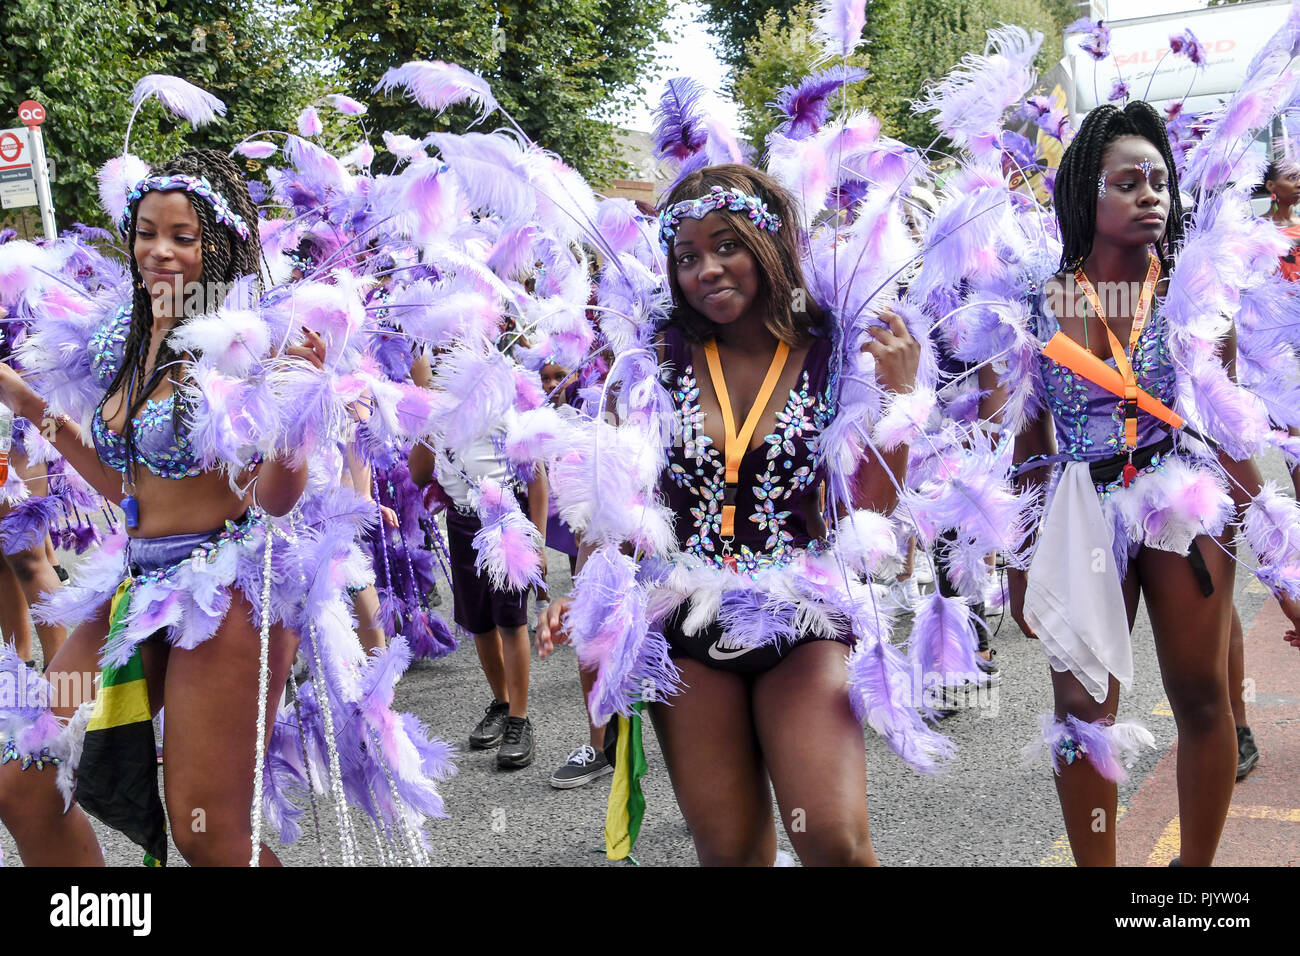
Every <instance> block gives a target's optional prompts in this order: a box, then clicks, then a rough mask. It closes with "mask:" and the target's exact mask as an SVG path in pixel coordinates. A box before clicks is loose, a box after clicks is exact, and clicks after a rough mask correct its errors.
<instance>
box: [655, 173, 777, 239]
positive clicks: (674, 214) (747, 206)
mask: <svg viewBox="0 0 1300 956" xmlns="http://www.w3.org/2000/svg"><path fill="white" fill-rule="evenodd" d="M719 209H729V210H731V211H732V212H748V214H749V219H750V221H751V222H753V223H754V225H756V226H758V228H760V229H766V230H767V231H768V232H776V231H778V230H779V229H780V228H781V217H780V216H778V215H777V214H776V213H774V212H769V211H768V209H767V203H765V202H763V200H761V199H759V198H758V197H757V196H750V195H749V194H748V193H742V192H740V191H738V190H735V189H723V188H722V187H721V186H714V187H713V188H712V190H710V192H709V194H708V195H707V196H700V197H699V198H698V199H684V200H682V201H681V202H679V203H673V205H671V206H669V207H668V208H667V209H665V210H664V211H663V212H661V213H660V214H659V247H660V248H661V249H663V251H664V254H665V255H666V254H667V253H668V243H669V241H671V240H672V238H673V237H674V236H675V235H676V234H677V230H676V227H677V224H678V223H679V222H681V221H682V220H683V219H703V218H704V217H705V216H707V215H708V214H709V213H711V212H716V211H717V210H719Z"/></svg>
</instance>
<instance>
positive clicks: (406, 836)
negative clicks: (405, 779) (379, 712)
mask: <svg viewBox="0 0 1300 956" xmlns="http://www.w3.org/2000/svg"><path fill="white" fill-rule="evenodd" d="M368 736H369V737H370V746H372V747H374V748H375V756H376V757H377V758H378V760H379V766H381V767H383V768H384V779H385V780H387V781H388V792H389V794H390V795H391V796H392V798H393V813H394V815H395V816H396V817H397V819H398V822H399V824H400V826H401V830H400V833H401V836H402V838H403V841H404V842H405V843H406V845H407V847H408V848H409V849H410V856H409V858H408V857H407V856H406V854H403V862H404V863H405V864H406V865H407V866H428V865H429V854H428V853H426V852H425V849H424V844H423V843H422V842H421V841H420V835H419V834H418V833H416V832H415V828H414V827H412V826H411V821H410V820H409V819H408V818H407V815H406V814H405V813H403V812H402V807H403V806H405V804H406V801H405V800H403V799H402V798H401V796H400V795H399V794H398V792H397V785H396V784H394V783H393V774H392V771H390V770H389V769H388V761H387V760H385V759H384V752H383V750H381V749H380V746H379V735H378V734H376V733H375V731H374V729H373V728H371V729H370V730H369V731H368Z"/></svg>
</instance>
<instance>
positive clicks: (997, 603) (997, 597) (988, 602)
mask: <svg viewBox="0 0 1300 956" xmlns="http://www.w3.org/2000/svg"><path fill="white" fill-rule="evenodd" d="M1006 603H1007V589H1006V585H1005V584H1004V583H1003V580H1002V576H1001V575H999V574H998V573H997V572H996V571H994V572H993V573H992V574H990V575H989V577H988V580H987V581H985V582H984V610H985V611H1000V610H1002V609H1003V608H1004V607H1005V606H1006Z"/></svg>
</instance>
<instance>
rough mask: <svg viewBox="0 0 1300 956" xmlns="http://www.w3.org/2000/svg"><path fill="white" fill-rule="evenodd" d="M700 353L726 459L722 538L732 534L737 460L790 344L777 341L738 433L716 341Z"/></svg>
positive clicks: (777, 376) (762, 408)
mask: <svg viewBox="0 0 1300 956" xmlns="http://www.w3.org/2000/svg"><path fill="white" fill-rule="evenodd" d="M704 355H705V357H706V358H707V359H708V362H709V378H711V379H712V380H713V391H714V393H716V394H717V396H718V404H719V405H720V406H722V427H723V428H724V429H725V431H724V435H725V437H724V440H723V443H722V456H723V459H724V460H725V462H726V476H725V481H726V487H725V489H724V495H723V499H722V531H721V533H722V537H724V538H731V537H733V536H734V535H735V533H736V487H737V485H738V484H739V482H740V462H741V459H743V458H744V457H745V452H747V451H748V450H749V440H750V439H751V438H753V437H754V429H755V428H757V427H758V420H759V419H760V418H762V417H763V411H764V409H766V408H767V403H768V400H769V399H771V397H772V393H773V392H774V391H776V383H777V380H778V379H780V377H781V372H782V371H783V370H784V369H785V360H786V359H787V358H788V357H789V355H790V346H788V345H786V344H785V343H784V342H778V343H777V346H776V354H775V355H773V356H772V364H771V365H770V366H768V369H767V377H766V378H764V379H763V385H762V387H761V388H760V389H759V390H758V396H757V397H756V398H755V399H754V404H753V406H752V407H751V408H750V409H749V415H748V416H747V417H746V418H745V426H744V427H743V428H742V429H741V430H740V434H739V435H737V434H736V419H735V418H734V417H733V416H732V414H731V397H730V396H729V395H728V394H727V380H726V379H725V378H724V377H723V375H722V359H721V357H720V356H719V355H718V343H717V342H716V341H710V342H708V343H706V344H705V346H704Z"/></svg>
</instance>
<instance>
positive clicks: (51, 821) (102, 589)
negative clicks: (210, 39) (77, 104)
mask: <svg viewBox="0 0 1300 956" xmlns="http://www.w3.org/2000/svg"><path fill="white" fill-rule="evenodd" d="M147 81H153V82H154V83H155V85H156V84H157V83H158V82H160V81H166V82H164V83H163V85H164V86H165V87H166V88H168V89H173V90H175V89H179V90H180V91H181V92H182V93H185V91H186V90H187V89H188V90H193V89H194V88H192V87H189V85H188V84H185V83H183V82H182V81H178V80H175V79H174V78H157V77H154V78H146V80H145V81H142V83H141V85H142V86H144V85H147ZM137 91H139V87H138V88H137ZM198 92H199V93H201V91H198ZM186 95H189V94H188V93H186ZM204 95H206V94H204ZM111 165H112V164H110V166H111ZM139 176H140V177H141V178H139V179H134V178H133V179H132V181H131V182H130V183H128V184H126V185H125V188H124V190H123V195H122V196H118V197H117V199H118V200H119V203H120V205H119V207H118V208H116V209H112V210H110V211H111V214H112V215H113V216H114V218H115V219H117V220H118V222H119V224H120V227H121V229H122V231H123V232H124V233H125V234H126V236H127V239H128V250H129V252H130V260H129V264H130V268H131V272H130V274H131V279H132V286H131V287H130V288H129V289H127V290H122V292H125V293H126V295H125V297H126V299H127V302H126V304H125V305H121V306H119V303H120V302H121V299H122V292H119V291H116V290H112V291H110V292H108V293H105V294H104V295H101V296H95V297H88V296H82V297H81V298H80V299H79V301H78V304H77V305H78V307H77V308H76V309H73V310H70V311H71V313H73V314H71V315H67V316H64V317H63V320H62V321H61V322H53V321H51V322H47V323H43V327H42V329H41V331H40V332H39V333H38V334H36V335H34V336H32V340H31V342H30V343H29V345H30V347H29V348H27V349H26V350H25V351H24V353H23V358H24V361H25V364H26V366H27V367H28V368H29V369H32V370H34V374H33V375H32V382H33V383H34V385H35V389H33V387H32V386H31V385H29V384H28V383H27V382H26V381H24V380H23V379H22V378H21V377H19V376H18V375H17V374H15V373H14V372H13V371H12V370H11V369H10V368H9V367H8V366H0V397H2V398H3V400H4V401H5V402H6V403H7V404H10V405H11V406H12V407H14V408H15V409H16V410H17V411H18V413H19V414H21V415H23V416H24V417H26V418H28V419H29V420H32V421H36V422H44V423H45V428H46V430H47V431H48V432H49V433H50V434H53V435H54V445H55V447H56V448H57V450H58V451H59V452H60V453H61V454H63V455H64V456H65V457H66V459H67V460H68V462H69V464H70V465H71V466H72V467H74V468H76V469H77V471H78V472H79V473H80V474H82V475H83V476H85V477H86V479H87V480H88V481H89V482H90V483H91V485H92V486H93V487H94V488H95V489H96V490H97V491H99V492H100V493H101V494H102V495H103V496H104V497H105V498H107V499H108V500H109V501H111V502H112V503H113V504H115V505H118V506H120V507H121V508H122V509H123V513H124V515H125V517H126V522H125V523H126V526H127V533H126V534H125V535H121V534H119V535H115V536H113V537H112V538H110V539H109V540H108V541H106V542H105V543H104V545H103V546H102V547H101V549H100V550H99V552H98V553H97V554H96V555H95V556H94V557H93V558H92V559H91V560H89V561H88V562H86V564H85V566H84V567H83V568H82V569H79V573H78V577H77V578H76V579H75V580H74V581H73V582H72V584H71V585H69V586H68V587H66V588H64V589H62V590H61V592H60V593H59V594H58V595H56V596H54V597H53V598H51V599H50V600H49V601H48V602H47V603H46V604H45V605H44V606H43V607H42V609H41V610H42V614H43V616H44V617H45V619H47V620H51V621H57V622H61V623H68V624H70V625H73V626H74V627H75V630H74V631H73V634H72V636H71V637H70V638H69V640H68V642H67V644H66V645H65V646H64V648H63V650H62V651H61V652H60V654H59V655H58V657H57V659H56V660H55V661H54V662H53V664H52V666H51V670H50V677H51V681H50V683H48V684H47V683H45V682H40V683H39V684H38V685H35V686H34V687H30V688H28V690H30V691H31V693H29V694H28V695H27V696H28V697H29V699H31V700H38V701H40V702H42V703H44V704H48V705H49V707H38V708H36V713H35V719H34V720H33V714H32V713H31V711H32V708H30V707H29V708H27V709H26V710H24V709H22V708H13V707H11V706H10V700H9V699H8V698H6V700H5V701H4V702H0V737H3V738H4V743H5V752H4V759H3V766H2V767H0V817H2V818H3V820H4V823H5V825H6V826H7V827H8V828H9V829H10V830H11V832H12V833H13V834H14V837H15V840H16V841H17V843H18V845H19V848H20V851H21V853H22V855H23V858H24V860H25V861H26V862H28V863H42V862H59V863H64V864H69V863H81V864H93V863H98V862H101V856H100V851H99V847H98V845H97V844H96V841H95V838H94V834H93V832H92V830H91V829H90V826H89V824H88V821H87V818H86V816H85V814H84V813H83V811H82V807H83V806H84V807H86V808H88V809H90V811H91V812H93V813H95V815H97V816H99V817H100V818H101V819H103V820H104V821H105V822H108V823H110V825H113V826H117V827H118V828H120V829H123V830H124V832H127V834H128V835H130V836H131V837H132V838H133V839H135V840H136V841H137V842H139V843H141V845H142V846H145V848H146V851H147V853H148V854H149V855H150V856H151V857H153V858H154V859H155V860H159V861H161V860H163V859H164V858H165V852H166V836H165V831H164V829H163V819H162V807H161V805H160V804H159V803H158V798H157V793H156V791H155V792H153V793H152V795H151V797H150V795H149V794H147V793H144V792H143V791H142V792H140V793H138V794H134V795H132V796H131V798H130V803H131V804H132V806H136V805H138V806H143V807H145V808H146V811H145V813H144V814H142V815H138V816H133V811H132V808H131V807H127V806H124V805H123V804H124V801H121V800H116V801H115V799H114V797H115V784H114V782H113V781H114V780H116V779H118V778H117V777H115V776H113V775H114V774H121V773H123V772H124V771H123V769H122V768H123V767H124V766H125V764H124V761H123V760H121V759H116V758H117V757H119V756H124V755H125V751H114V750H106V749H105V748H104V746H99V749H98V751H97V756H96V759H94V760H92V759H91V757H92V736H93V735H94V734H99V735H100V736H98V737H95V738H94V740H95V741H105V740H108V739H109V738H107V737H105V736H103V735H104V734H113V733H116V732H118V731H121V730H128V729H132V728H134V729H136V730H142V731H143V732H144V733H145V735H146V736H147V738H148V740H147V744H146V746H147V758H148V765H149V773H148V774H147V775H144V774H139V775H137V777H136V778H134V779H138V780H141V781H145V780H152V779H153V766H154V755H153V742H152V736H153V735H152V730H151V728H149V726H148V723H147V719H146V717H147V714H148V712H149V711H150V710H153V711H156V710H157V709H158V708H159V707H160V706H161V705H162V703H163V702H164V700H165V702H166V704H167V735H166V739H165V743H164V756H165V759H166V763H167V769H168V773H167V776H166V778H165V783H166V794H165V797H166V804H167V809H168V811H169V815H170V816H171V818H172V819H173V821H177V822H176V823H175V825H174V826H173V827H172V828H171V831H172V839H173V840H174V841H175V843H176V845H177V846H178V847H179V849H180V850H181V852H182V854H183V855H184V856H185V857H186V859H187V860H188V861H189V862H190V863H192V864H221V865H240V864H247V863H250V862H251V863H252V864H254V865H257V864H275V863H276V862H277V860H276V857H275V855H274V853H273V852H272V851H271V850H270V849H269V848H268V847H267V846H266V845H265V844H262V843H261V840H260V836H261V833H262V816H263V813H265V814H266V816H267V817H268V818H269V819H270V820H271V822H272V823H273V824H276V825H278V828H279V831H280V835H281V837H282V838H283V839H285V840H289V839H292V838H293V837H294V836H295V835H296V832H297V829H296V825H295V824H294V823H293V819H294V817H295V816H296V815H297V814H299V813H300V812H301V810H300V809H299V808H297V807H295V806H294V805H293V803H292V802H291V800H290V797H289V794H288V792H287V789H286V788H287V787H290V786H291V787H293V788H295V789H298V790H299V791H307V792H308V793H310V792H311V791H314V790H320V789H323V788H330V789H332V791H333V796H334V798H335V800H336V802H337V803H338V805H339V831H340V840H341V849H342V857H343V861H344V863H345V864H349V863H353V862H356V860H357V855H356V842H355V836H354V835H352V834H351V825H350V824H349V823H348V822H347V818H346V810H345V807H344V801H345V800H349V801H351V802H352V803H353V804H355V805H360V806H362V807H363V808H364V809H366V810H367V811H368V812H370V813H371V814H373V815H374V817H375V820H376V822H377V823H379V824H380V825H381V826H382V827H383V828H384V830H385V833H386V834H388V835H389V837H390V839H391V840H393V841H394V842H395V844H400V845H401V846H402V847H403V850H402V856H403V857H404V858H405V859H407V860H414V861H415V862H419V861H421V860H422V859H424V858H425V856H424V836H423V833H422V825H423V822H424V820H425V819H426V817H427V816H429V815H433V816H441V815H443V814H444V811H443V808H442V804H441V799H440V798H439V796H438V794H437V789H436V785H435V781H436V780H438V779H441V778H442V777H444V776H445V775H446V774H447V773H448V772H449V770H450V767H449V764H448V761H447V757H448V751H447V748H445V747H444V746H442V745H440V744H438V743H437V742H431V741H429V740H427V739H426V738H425V731H424V729H423V728H422V727H421V726H420V724H419V722H418V721H414V720H413V719H406V718H405V717H403V716H402V715H397V714H395V713H393V711H392V710H391V708H390V704H391V700H392V684H393V683H394V682H395V680H396V678H397V676H398V675H399V674H400V673H401V671H402V670H403V669H404V668H405V666H406V664H407V663H408V662H409V654H408V652H407V649H406V645H405V642H404V641H401V640H395V641H394V642H393V644H392V646H390V647H389V648H387V649H385V650H383V651H380V652H377V653H376V654H374V655H372V656H371V657H369V658H367V657H366V656H365V654H364V652H363V651H362V649H361V646H360V644H359V643H358V641H357V637H356V633H355V631H354V629H353V627H352V624H351V621H350V615H349V612H348V608H347V605H346V603H345V589H346V588H349V587H357V588H361V587H364V586H365V585H366V584H367V583H369V582H371V581H373V574H372V573H371V572H370V569H369V567H368V566H367V564H366V563H365V561H364V558H363V556H362V555H361V553H360V551H359V549H358V548H357V546H356V541H357V540H358V538H359V536H360V535H361V534H362V532H363V529H364V527H365V524H366V523H367V522H368V521H372V520H374V518H375V517H377V516H376V515H375V514H374V511H375V509H374V506H373V504H371V505H370V506H369V507H366V502H364V501H363V500H361V499H359V498H357V496H356V495H353V494H351V493H350V492H347V491H345V490H343V489H339V488H337V487H336V486H337V484H338V476H339V473H340V469H341V467H342V460H341V458H340V457H338V456H337V450H338V445H339V439H340V438H341V437H342V434H343V432H342V429H343V424H344V422H345V420H346V408H347V405H348V404H349V403H350V402H352V401H356V400H358V399H359V397H360V396H361V395H363V394H365V389H366V383H365V381H364V380H363V379H362V378H361V377H360V376H361V374H362V373H363V372H364V368H365V366H364V359H363V358H362V357H361V356H360V351H359V349H358V348H357V347H356V341H357V339H358V338H359V336H358V335H356V334H355V333H357V332H359V331H360V328H359V326H360V325H361V322H362V321H363V320H364V314H365V313H364V310H363V307H362V304H361V301H360V299H359V298H358V297H357V293H356V288H355V284H354V283H352V282H350V281H349V280H348V279H347V276H346V274H340V275H339V276H337V277H336V287H335V288H325V287H323V284H322V283H319V282H317V283H315V284H313V283H310V282H303V283H300V284H297V285H295V286H294V287H291V288H285V287H277V288H276V289H273V290H272V291H271V292H269V293H267V294H265V295H262V294H261V291H260V280H261V272H262V270H261V268H260V263H261V261H262V252H263V250H262V248H261V247H260V244H259V236H258V233H259V225H260V224H261V220H260V218H259V216H258V212H257V209H256V207H255V206H253V204H252V201H251V198H250V195H249V190H248V187H247V184H246V183H245V180H244V176H243V174H242V172H241V171H240V170H239V168H238V167H237V166H236V165H235V164H234V163H233V162H232V161H230V160H229V159H228V158H227V157H225V156H222V155H221V154H218V153H212V152H207V151H191V152H189V153H186V154H183V155H182V156H180V157H178V158H177V159H176V160H174V161H173V162H172V163H171V164H169V165H168V166H167V167H165V168H164V169H163V170H161V171H154V172H153V173H150V172H149V171H148V170H147V169H146V170H142V171H140V172H139ZM132 186H133V187H134V188H132ZM106 191H107V192H108V193H109V195H110V196H112V195H115V192H114V189H112V188H110V189H107V190H106ZM128 191H129V195H128V194H127V192H128ZM122 200H124V202H122ZM106 205H108V203H106ZM275 258H279V257H275ZM2 268H3V264H2V257H0V269H2ZM38 291H40V293H41V295H43V296H44V297H45V300H46V301H54V299H55V297H56V296H57V294H58V293H57V292H56V291H55V290H53V289H52V288H51V287H50V286H49V284H48V283H47V284H45V286H44V287H42V288H41V289H38ZM196 291H197V292H198V293H201V294H196ZM214 296H215V298H214ZM286 319H288V320H289V321H285V320H286ZM293 320H296V321H293ZM291 322H292V324H291ZM309 323H310V324H313V325H316V324H317V323H319V327H320V328H321V329H322V332H321V333H320V334H317V333H316V332H313V331H309V330H308V328H307V325H308V324H309ZM327 360H328V362H327ZM344 361H345V362H347V363H349V364H348V366H347V367H346V368H340V367H339V363H340V362H344ZM344 372H349V373H353V374H343V373H344ZM84 428H89V429H90V434H91V435H93V443H92V442H91V441H87V442H83V441H82V439H81V435H80V434H78V433H79V432H81V431H82V430H83V429H84ZM331 448H332V449H333V450H334V452H335V455H334V456H333V457H331V455H330V454H329V452H330V449H331ZM277 518H282V519H283V520H279V521H277V520H276V519H277ZM214 529H215V530H214ZM124 565H125V576H126V578H127V579H126V580H125V581H123V580H122V578H123V576H124ZM119 582H120V586H119ZM110 599H112V600H111V602H110ZM110 608H111V614H110ZM110 616H111V622H110ZM259 631H260V633H259ZM106 635H107V638H108V639H107V641H106ZM300 639H301V641H302V643H303V646H304V651H305V654H306V655H307V657H308V659H309V661H310V662H311V663H310V666H309V674H310V677H311V681H312V686H311V687H310V688H308V687H303V688H299V689H298V692H297V693H295V694H294V696H293V707H292V708H291V709H287V710H286V711H284V712H281V713H279V714H277V701H278V700H279V699H280V697H281V693H282V691H283V689H284V687H285V684H286V679H287V677H288V671H289V666H290V663H291V661H292V658H293V654H294V650H295V648H296V647H297V645H298V643H299V640H300ZM259 657H260V663H259ZM101 661H102V663H103V665H104V667H105V672H104V673H105V687H110V685H111V689H112V690H114V691H115V692H116V691H117V690H118V688H119V684H121V685H122V686H132V684H134V686H136V687H143V686H147V688H148V691H149V692H150V693H149V700H148V701H147V702H146V701H143V700H140V701H138V702H137V704H136V705H134V706H135V710H134V711H132V713H134V714H135V715H136V716H134V717H132V718H131V719H130V721H129V722H127V723H125V724H124V725H123V726H118V721H116V720H115V719H114V718H113V717H112V714H113V713H115V711H113V710H112V705H111V703H110V704H109V705H106V707H105V708H102V709H101V708H99V707H98V704H99V703H100V702H103V700H104V696H103V695H101V696H100V697H99V698H98V699H97V700H94V701H92V697H94V695H95V690H94V687H95V685H94V680H93V678H94V674H95V671H96V670H97V669H98V665H99V664H100V663H101ZM12 663H13V660H12V657H11V656H10V657H9V658H5V659H4V660H3V665H4V672H5V677H6V679H10V678H12V677H13V668H12V667H10V665H11V664H12ZM135 668H138V670H135ZM114 673H116V674H134V675H137V676H135V677H132V678H130V681H128V680H127V678H124V677H118V678H116V679H117V681H118V683H113V682H112V680H109V679H108V678H109V675H110V674H114ZM69 689H71V691H72V692H71V693H67V691H68V690H69ZM122 693H126V691H122ZM110 700H111V698H110ZM240 700H243V701H248V702H249V704H250V705H249V706H234V707H232V705H231V702H232V701H240ZM105 714H107V715H108V716H104V715H105ZM215 727H219V728H220V729H221V732H220V733H214V732H213V728H215ZM272 731H274V732H272ZM263 732H264V733H265V736H263ZM140 740H141V738H140V736H139V734H136V735H135V741H136V743H139V742H140ZM97 746H98V745H97ZM83 747H84V750H83ZM140 749H141V748H140V747H139V746H135V751H139V750H140ZM304 749H305V753H306V762H305V763H304V762H303V759H302V755H303V753H304ZM255 754H256V759H254V758H255ZM51 765H54V766H57V767H58V774H57V780H56V775H55V774H52V773H44V774H42V773H39V772H38V771H39V770H40V769H41V768H43V767H50V766H51ZM254 767H257V768H259V769H258V771H256V772H255V771H254ZM74 771H75V773H74ZM259 774H260V775H259ZM74 788H75V795H76V803H77V805H76V806H74V805H73V793H74ZM145 789H147V788H145ZM313 799H314V798H313ZM137 800H138V801H139V803H138V804H136V801H137ZM200 807H201V808H203V812H204V815H205V822H206V827H205V828H195V827H189V826H185V825H182V824H181V823H180V822H179V821H181V820H190V819H191V818H192V812H193V811H194V810H195V808H200ZM250 807H252V808H253V812H252V813H250ZM383 856H384V851H383V850H381V857H383Z"/></svg>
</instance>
